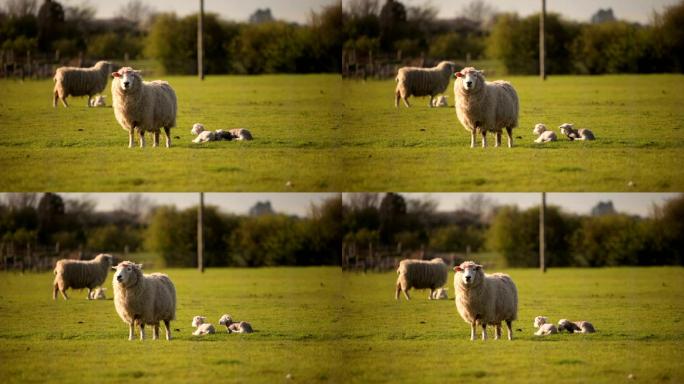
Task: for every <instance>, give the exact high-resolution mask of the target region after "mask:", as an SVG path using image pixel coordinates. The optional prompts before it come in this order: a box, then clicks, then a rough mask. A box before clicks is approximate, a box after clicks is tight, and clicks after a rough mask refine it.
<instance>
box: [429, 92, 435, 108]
mask: <svg viewBox="0 0 684 384" xmlns="http://www.w3.org/2000/svg"><path fill="white" fill-rule="evenodd" d="M433 98H434V96H432V95H430V102H429V103H428V108H432V99H433Z"/></svg>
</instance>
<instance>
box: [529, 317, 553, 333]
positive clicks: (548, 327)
mask: <svg viewBox="0 0 684 384" xmlns="http://www.w3.org/2000/svg"><path fill="white" fill-rule="evenodd" d="M548 321H549V319H548V318H547V317H544V316H537V317H535V318H534V327H535V328H539V330H538V331H537V332H535V333H534V334H535V335H536V336H547V335H552V334H556V333H558V329H556V326H555V325H553V324H551V323H549V322H548Z"/></svg>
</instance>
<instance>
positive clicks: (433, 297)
mask: <svg viewBox="0 0 684 384" xmlns="http://www.w3.org/2000/svg"><path fill="white" fill-rule="evenodd" d="M432 299H437V298H436V297H435V289H434V288H430V300H432Z"/></svg>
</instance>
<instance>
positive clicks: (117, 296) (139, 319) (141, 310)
mask: <svg viewBox="0 0 684 384" xmlns="http://www.w3.org/2000/svg"><path fill="white" fill-rule="evenodd" d="M112 268H113V269H114V270H116V272H115V273H114V279H113V280H112V285H113V287H114V307H115V308H116V312H117V313H118V314H119V317H121V320H123V321H124V322H125V323H127V324H128V340H133V338H134V336H135V325H136V324H137V325H138V326H139V327H140V340H141V341H142V340H144V339H145V324H148V325H153V326H154V328H153V333H152V339H154V340H156V339H157V338H158V337H159V322H160V321H163V322H164V326H165V327H166V340H171V325H170V323H171V320H175V319H176V287H174V285H173V282H171V279H169V277H168V276H167V275H165V274H163V273H152V274H149V275H147V274H143V272H142V264H135V263H133V262H130V261H123V262H121V263H119V265H117V266H115V267H112Z"/></svg>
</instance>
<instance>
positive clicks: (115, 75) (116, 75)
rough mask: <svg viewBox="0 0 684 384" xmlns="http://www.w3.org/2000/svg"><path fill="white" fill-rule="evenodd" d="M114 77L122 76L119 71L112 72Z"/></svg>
mask: <svg viewBox="0 0 684 384" xmlns="http://www.w3.org/2000/svg"><path fill="white" fill-rule="evenodd" d="M112 77H121V74H120V73H119V72H112Z"/></svg>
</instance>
